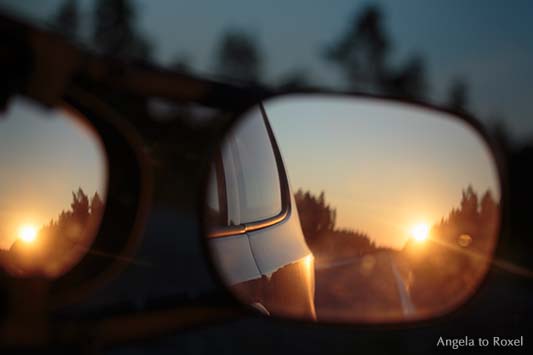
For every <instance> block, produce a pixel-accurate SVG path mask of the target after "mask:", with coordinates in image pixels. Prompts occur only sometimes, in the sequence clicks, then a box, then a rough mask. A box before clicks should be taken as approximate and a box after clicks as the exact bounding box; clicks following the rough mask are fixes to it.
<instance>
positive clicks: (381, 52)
mask: <svg viewBox="0 0 533 355" xmlns="http://www.w3.org/2000/svg"><path fill="white" fill-rule="evenodd" d="M388 51H389V38H388V35H387V34H386V33H385V30H384V28H383V20H382V13H381V11H380V9H379V8H378V7H377V6H369V7H367V8H365V9H364V10H363V12H362V13H361V14H356V15H355V16H354V17H353V19H352V22H351V23H350V25H349V27H348V28H347V30H346V32H344V33H343V34H342V35H341V36H340V38H338V39H337V40H336V41H335V42H334V43H333V44H332V45H331V46H329V47H328V48H327V49H326V52H325V56H326V59H328V60H329V61H331V62H332V63H335V64H337V65H338V66H339V67H340V68H341V69H342V71H343V72H344V74H345V75H346V77H347V79H348V81H349V83H350V85H351V86H352V88H355V89H360V88H362V87H363V88H369V89H370V90H372V89H374V90H377V91H379V90H380V89H381V86H382V83H383V82H384V79H385V77H386V73H387V68H386V58H387V54H388Z"/></svg>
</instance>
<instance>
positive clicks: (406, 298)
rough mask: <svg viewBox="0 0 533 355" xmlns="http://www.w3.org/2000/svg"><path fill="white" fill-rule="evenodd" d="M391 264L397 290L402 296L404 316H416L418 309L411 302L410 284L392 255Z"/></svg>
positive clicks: (390, 256) (390, 257)
mask: <svg viewBox="0 0 533 355" xmlns="http://www.w3.org/2000/svg"><path fill="white" fill-rule="evenodd" d="M389 262H390V266H391V269H392V274H393V275H394V280H395V281H396V288H397V289H398V294H399V295H400V301H401V304H402V310H403V314H404V315H405V316H412V315H414V313H415V311H416V309H415V306H414V304H413V302H412V301H411V295H410V294H409V286H408V282H407V280H406V279H405V277H404V276H402V273H400V271H399V270H398V266H397V265H396V261H395V260H394V258H393V257H392V255H390V254H389Z"/></svg>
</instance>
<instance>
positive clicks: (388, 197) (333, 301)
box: [208, 95, 501, 323]
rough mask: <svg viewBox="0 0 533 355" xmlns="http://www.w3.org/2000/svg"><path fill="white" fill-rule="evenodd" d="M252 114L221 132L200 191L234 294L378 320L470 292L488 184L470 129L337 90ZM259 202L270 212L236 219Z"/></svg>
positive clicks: (490, 219) (479, 142)
mask: <svg viewBox="0 0 533 355" xmlns="http://www.w3.org/2000/svg"><path fill="white" fill-rule="evenodd" d="M264 113H265V115H262V114H261V110H260V109H259V108H256V109H254V110H252V111H250V112H249V113H247V114H246V115H245V116H244V118H243V120H242V122H240V123H239V124H237V125H236V127H235V128H234V129H233V130H232V131H231V132H230V134H229V135H228V137H227V138H226V140H225V142H224V143H223V146H222V147H221V149H220V151H219V152H217V154H215V158H214V159H213V160H214V162H213V165H212V173H211V183H210V185H209V186H210V187H209V193H208V196H209V202H208V211H209V213H208V217H209V218H208V223H209V226H208V230H209V236H208V244H209V246H210V248H211V251H212V255H213V258H214V262H215V265H216V267H217V268H218V269H219V271H220V274H221V276H222V279H223V281H224V282H225V283H227V284H228V286H230V288H231V290H232V291H233V293H234V294H235V295H236V296H237V297H238V298H239V299H240V300H241V301H243V302H246V303H249V304H250V305H252V306H254V307H255V308H257V309H260V310H261V311H262V312H263V313H265V314H270V315H277V316H284V317H292V318H306V319H316V320H318V321H328V322H359V323H360V322H363V323H387V322H401V321H409V320H415V319H427V318H430V317H434V316H438V315H442V314H444V313H446V312H448V311H451V310H453V309H455V308H456V307H457V306H459V305H460V304H461V303H463V302H464V301H465V300H466V299H467V298H468V297H469V296H471V295H472V293H473V292H474V291H475V290H476V288H477V286H478V285H479V283H480V281H481V279H482V278H483V276H484V275H485V273H486V271H487V268H488V265H489V263H490V260H491V256H492V251H493V248H494V246H495V242H496V239H497V234H498V231H499V223H500V212H499V206H500V193H501V191H500V183H499V177H498V173H497V168H496V164H495V162H494V160H493V156H492V154H491V152H490V150H489V148H488V146H487V145H486V143H485V142H484V140H483V139H482V138H481V136H480V135H479V134H478V133H477V132H476V131H475V130H474V129H473V128H472V127H471V126H470V125H468V124H466V123H465V122H463V121H461V120H460V119H457V118H456V117H453V116H451V115H449V114H446V113H441V112H438V111H433V110H430V109H427V108H423V107H418V106H413V105H408V104H403V103H398V102H392V101H382V100H378V99H371V98H353V97H347V96H340V97H339V96H325V95H311V96H310V95H306V96H304V95H301V96H285V97H281V98H277V99H273V100H270V101H267V102H265V103H264ZM254 122H255V123H254ZM254 127H255V128H254ZM258 151H261V152H262V154H259V153H257V152H258ZM269 154H270V155H272V157H271V158H268V157H267V155H269ZM254 157H255V158H256V159H255V160H254ZM275 158H277V165H276V162H275V160H276V159H275ZM274 165H276V166H274ZM257 169H259V170H257ZM250 171H252V172H250ZM253 171H256V172H257V171H260V172H261V173H260V174H256V173H254V172H253ZM272 180H276V183H272ZM289 180H290V183H289ZM285 184H286V188H284V186H285ZM285 193H286V194H287V197H286V198H285V199H284V198H283V196H284V194H285ZM280 195H281V199H280V197H279V196H280ZM252 200H254V201H255V202H254V201H252ZM280 200H281V203H280ZM283 200H285V202H283ZM250 201H251V202H250ZM260 205H261V206H263V207H265V206H267V207H268V206H271V207H272V208H271V209H270V210H269V209H263V210H264V211H271V212H270V217H271V218H265V215H264V214H263V215H261V216H259V217H258V218H257V221H252V223H250V219H246V220H244V221H242V220H240V218H239V216H240V215H241V214H242V212H241V211H242V210H243V209H245V210H246V211H245V212H246V213H244V214H245V215H247V216H250V215H253V213H254V211H258V209H257V208H254V207H257V206H260ZM277 205H279V207H278V206H277ZM279 211H281V213H278V212H279ZM214 215H215V216H216V218H213V216H214ZM254 222H255V223H254ZM302 241H303V242H302ZM302 244H304V246H302Z"/></svg>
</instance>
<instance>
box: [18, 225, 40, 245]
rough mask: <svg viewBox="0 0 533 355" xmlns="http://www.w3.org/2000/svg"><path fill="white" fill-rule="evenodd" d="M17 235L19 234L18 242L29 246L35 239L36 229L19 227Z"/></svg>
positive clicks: (26, 226)
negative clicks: (20, 241)
mask: <svg viewBox="0 0 533 355" xmlns="http://www.w3.org/2000/svg"><path fill="white" fill-rule="evenodd" d="M18 234H19V235H18V236H19V238H20V240H22V241H23V242H25V243H29V244H31V243H33V242H34V241H35V239H36V238H37V228H36V227H35V226H32V225H29V224H26V225H23V226H20V228H19V231H18Z"/></svg>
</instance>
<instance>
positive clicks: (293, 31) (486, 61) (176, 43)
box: [0, 0, 533, 141]
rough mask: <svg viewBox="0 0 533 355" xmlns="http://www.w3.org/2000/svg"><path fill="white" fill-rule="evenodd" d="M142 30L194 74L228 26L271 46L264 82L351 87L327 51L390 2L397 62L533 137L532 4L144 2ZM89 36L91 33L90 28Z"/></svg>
mask: <svg viewBox="0 0 533 355" xmlns="http://www.w3.org/2000/svg"><path fill="white" fill-rule="evenodd" d="M62 2H63V0H49V1H42V0H27V1H15V0H0V7H4V8H8V9H10V10H12V11H15V12H17V13H19V14H21V15H22V16H25V17H30V18H33V19H38V20H39V21H41V22H46V21H50V19H51V18H52V15H53V14H54V12H55V11H56V9H57V6H58V4H61V3H62ZM93 3H94V1H93V0H80V4H81V12H82V15H83V18H82V25H83V27H84V28H85V29H88V28H90V25H91V21H92V20H91V16H92V12H93V11H92V8H93ZM134 3H135V4H136V5H137V19H138V21H137V22H138V25H139V28H140V30H141V31H142V32H143V33H144V34H145V35H146V36H147V37H148V39H150V40H151V42H152V44H153V48H154V60H155V61H156V62H157V63H160V64H167V63H170V62H171V61H172V60H174V59H175V58H187V59H188V62H189V64H190V66H191V67H192V69H193V70H194V71H195V72H198V73H201V74H207V75H212V74H217V73H216V72H215V70H214V58H215V55H214V54H215V50H216V47H217V43H218V41H219V39H220V37H221V35H222V33H223V32H224V31H226V30H228V29H234V28H237V29H243V30H245V31H248V32H250V33H252V34H253V35H255V37H256V38H257V41H258V44H259V46H260V47H261V49H262V53H263V59H264V75H263V76H264V79H265V81H267V82H276V81H277V80H279V79H280V78H281V77H282V76H283V75H285V74H287V73H289V72H291V71H294V70H305V72H306V73H307V74H306V76H307V78H308V79H309V80H310V81H312V82H314V83H318V84H320V85H322V86H324V87H333V88H343V87H344V85H345V83H346V82H345V80H344V79H343V77H342V76H341V75H340V72H339V71H337V70H336V68H335V67H333V66H332V65H330V64H328V63H327V62H326V61H324V59H323V58H322V56H321V51H322V50H323V49H324V48H325V46H327V45H328V44H329V43H331V42H332V41H333V40H334V39H335V38H337V37H338V36H339V35H340V34H341V33H342V32H343V31H344V30H345V28H346V27H347V25H348V23H349V22H350V21H351V19H352V17H353V15H354V14H355V13H356V12H358V11H361V10H362V9H363V8H364V7H365V6H366V5H368V4H377V5H379V6H381V9H382V12H383V14H384V21H383V22H384V25H385V28H386V31H387V33H388V35H389V37H390V40H391V44H392V49H391V60H392V62H393V64H396V65H400V64H402V63H403V62H405V61H406V60H407V58H408V57H409V55H410V54H414V53H418V54H420V55H422V56H423V57H424V59H425V64H426V69H427V72H428V78H429V92H428V95H429V97H430V99H431V101H432V102H434V103H437V104H438V103H443V102H444V101H445V98H446V93H447V90H448V89H449V87H450V84H451V83H452V82H453V81H454V80H455V79H456V78H460V79H462V80H464V81H466V82H467V83H468V85H469V88H470V90H469V94H470V108H471V109H472V111H473V113H474V114H475V115H477V116H478V117H479V118H480V119H481V120H482V121H485V122H488V123H489V124H490V125H492V124H493V123H494V122H493V118H494V117H496V116H499V117H500V119H503V121H504V123H505V125H506V127H507V128H508V130H509V131H510V132H511V133H512V135H513V136H514V137H515V138H516V139H517V140H519V141H524V140H525V139H531V138H532V137H533V124H532V123H531V119H532V117H533V105H532V104H531V92H533V66H532V65H531V63H532V62H533V41H532V40H531V18H533V2H531V1H527V0H514V1H512V2H507V1H501V0H486V1H481V0H480V1H462V0H449V1H441V2H431V3H429V2H427V1H424V0H410V1H396V0H380V1H353V0H337V1H335V3H334V5H333V4H332V3H331V2H330V1H312V0H295V1H290V2H287V1H248V0H228V1H215V0H181V1H174V0H158V1H146V0H144V1H141V0H135V1H134ZM84 36H85V38H88V37H89V36H88V31H85V34H84Z"/></svg>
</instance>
